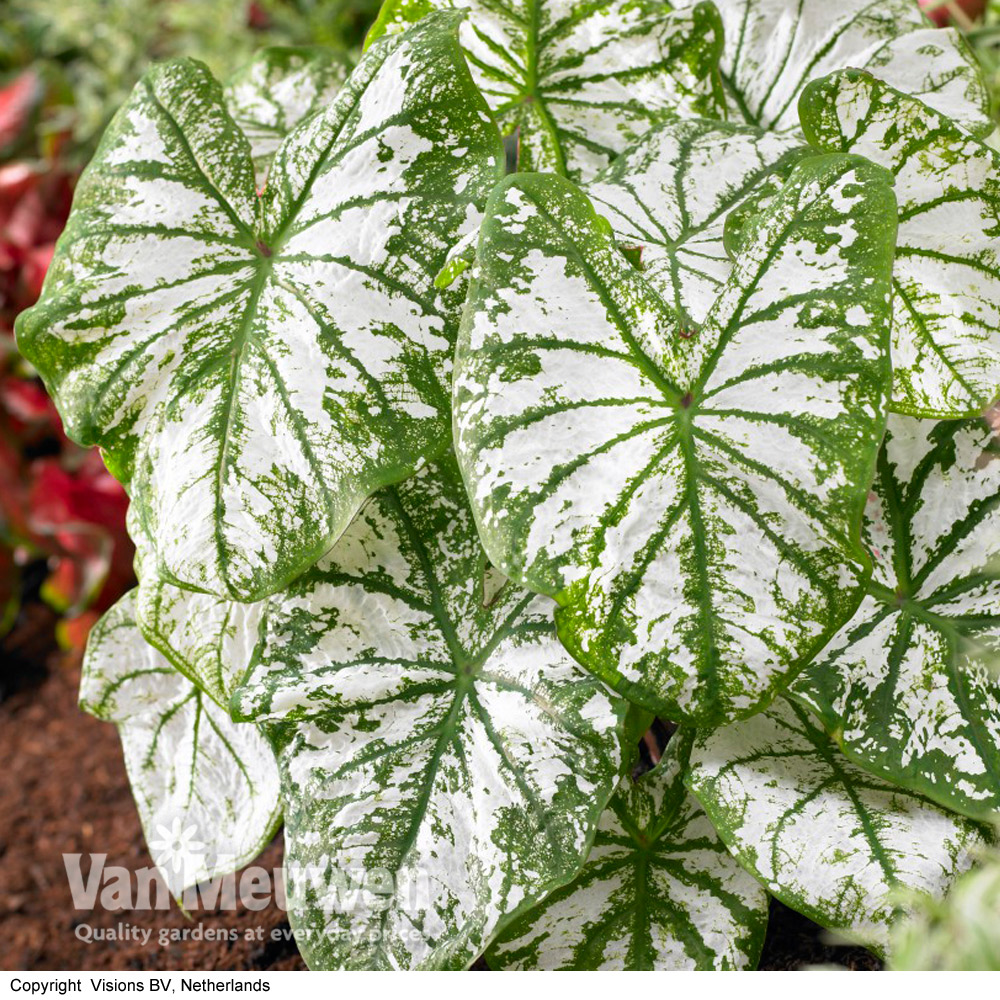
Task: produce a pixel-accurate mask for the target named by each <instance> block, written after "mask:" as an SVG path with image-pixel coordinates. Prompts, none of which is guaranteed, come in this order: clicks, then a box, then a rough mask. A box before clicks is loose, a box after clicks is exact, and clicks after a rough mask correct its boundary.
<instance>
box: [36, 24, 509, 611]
mask: <svg viewBox="0 0 1000 1000" xmlns="http://www.w3.org/2000/svg"><path fill="white" fill-rule="evenodd" d="M457 21H458V17H457V15H454V14H440V15H436V16H434V17H431V18H428V19H427V20H426V21H425V22H424V23H422V24H420V25H418V26H416V27H415V28H414V29H412V30H411V31H410V32H407V33H405V34H404V35H401V36H399V37H396V38H393V39H389V40H387V41H386V42H385V44H382V45H379V46H376V47H374V48H373V49H372V51H371V52H370V53H368V55H367V56H365V58H364V59H363V60H362V62H361V63H360V64H359V66H358V67H357V69H356V70H355V71H354V73H353V74H352V75H351V78H350V80H349V81H348V82H347V84H346V85H345V86H344V88H343V89H342V90H341V91H340V92H339V94H338V96H337V97H336V99H335V100H334V102H333V104H332V105H330V106H329V107H328V108H327V109H326V110H325V111H323V112H322V113H319V114H316V115H314V116H312V117H311V118H309V119H307V120H306V121H304V122H302V124H301V125H300V126H299V128H298V129H296V130H295V131H294V132H293V133H292V134H291V135H290V136H289V137H288V138H287V139H286V140H285V142H284V143H283V145H282V146H281V148H280V149H279V151H278V152H277V154H276V155H275V158H274V161H273V163H272V166H271V170H270V174H269V178H268V183H267V187H266V190H265V191H264V193H263V195H262V196H261V197H260V198H258V197H257V194H256V191H255V187H254V173H253V161H252V159H251V149H250V145H249V143H248V142H247V139H246V137H245V136H244V135H243V133H242V132H241V131H240V129H239V127H238V126H237V125H236V123H235V122H234V121H233V119H232V118H231V117H230V115H229V113H228V112H227V110H226V108H225V103H224V99H223V93H222V90H221V88H220V87H219V85H218V84H217V83H215V81H214V80H212V78H211V77H210V76H209V75H208V72H207V70H206V69H205V68H204V67H203V66H201V65H200V64H198V63H193V62H190V61H183V60H182V61H178V62H171V63H166V64H163V65H161V66H158V67H156V68H154V69H153V70H151V71H150V72H149V73H148V74H147V75H146V77H145V78H144V79H143V80H142V81H141V82H140V83H139V84H138V85H137V87H136V89H135V91H134V92H133V94H132V96H131V97H130V99H129V100H128V101H127V102H126V104H125V106H124V107H123V108H122V110H121V111H120V112H119V113H118V115H117V116H116V118H115V120H114V122H113V123H112V125H111V126H110V128H109V130H108V132H107V134H106V135H105V137H104V140H103V142H102V145H101V148H100V150H99V151H98V153H97V155H96V156H95V158H94V160H93V161H92V162H91V164H90V166H89V168H88V169H87V171H86V173H85V175H84V177H83V178H82V179H81V181H80V185H79V187H78V189H77V193H76V198H75V202H74V209H73V213H72V215H71V217H70V221H69V223H68V226H67V229H66V232H65V233H64V235H63V237H62V239H61V241H60V243H59V246H58V249H57V252H56V255H55V260H54V262H53V266H52V268H51V269H50V271H49V274H48V278H47V281H46V285H45V291H44V294H43V296H42V300H41V302H40V303H39V304H38V305H37V306H36V307H34V309H32V310H30V311H28V312H27V313H22V315H21V316H20V318H19V322H18V336H19V343H20V346H21V349H22V351H23V353H24V354H25V355H26V356H27V357H28V358H29V359H30V360H31V361H32V362H33V363H34V364H35V365H36V367H37V368H38V369H39V371H40V372H41V373H42V375H43V377H44V378H45V380H46V382H47V385H48V387H49V389H50V391H51V393H52V395H53V396H54V398H55V399H56V402H57V404H58V405H59V407H60V411H61V413H62V415H63V418H64V420H65V423H66V425H67V428H68V431H69V433H70V434H71V436H73V437H74V438H75V439H76V440H78V441H80V442H81V443H84V444H99V445H101V446H102V448H103V449H104V450H105V453H106V455H107V456H108V462H109V467H110V468H111V469H112V471H113V472H114V474H115V475H116V476H118V478H120V479H121V480H122V481H123V482H124V483H125V484H126V486H127V487H128V489H129V491H130V493H131V495H132V496H133V497H134V498H135V506H136V508H137V516H138V517H139V519H140V520H141V522H142V527H143V533H144V535H146V536H148V537H149V538H150V539H151V541H152V543H153V545H154V547H155V553H156V562H157V564H158V565H157V569H156V572H157V573H158V575H160V576H162V577H163V578H164V579H166V580H170V581H172V582H174V583H177V584H179V585H183V586H186V587H189V588H192V589H200V590H206V591H211V592H214V593H217V594H219V595H220V596H226V597H233V598H234V599H237V600H243V601H252V600H256V599H259V598H261V597H263V596H266V595H267V594H269V593H272V592H274V591H275V590H277V589H280V588H281V587H282V586H283V585H284V584H285V583H286V582H287V581H288V580H290V579H293V578H294V577H295V576H297V575H298V574H299V573H300V572H301V571H302V570H304V569H306V568H307V567H308V566H310V565H311V564H312V563H313V562H314V561H315V560H316V558H318V556H319V555H320V554H321V553H322V552H324V551H325V550H326V549H327V548H329V546H330V544H331V543H332V541H333V540H335V539H336V538H337V537H338V536H339V535H340V533H341V532H342V531H343V530H344V528H345V527H346V526H347V524H349V523H350V520H351V519H352V518H353V516H354V514H355V513H356V512H357V510H358V508H359V507H360V505H361V504H362V503H363V502H364V500H365V498H366V497H367V496H368V495H369V494H370V493H372V492H373V491H374V490H376V489H378V488H380V487H381V486H382V485H384V484H386V483H388V482H392V481H395V480H398V479H400V478H401V477H403V476H405V475H408V474H409V473H411V472H412V471H413V469H414V468H415V467H416V466H417V465H419V464H420V463H421V462H423V461H425V460H427V459H428V458H431V457H433V456H434V455H435V454H438V453H440V452H441V451H442V450H443V449H444V448H446V447H447V446H448V441H449V428H448V422H449V410H448V385H449V381H450V377H449V373H450V366H451V355H452V348H453V343H454V337H455V328H456V326H457V320H458V315H459V312H460V307H461V300H460V298H459V297H458V296H457V295H455V294H454V293H450V292H446V291H437V290H435V289H434V287H433V280H434V277H435V276H436V275H437V273H438V272H439V271H440V269H441V266H442V264H443V262H444V260H445V257H446V254H447V252H448V249H449V248H450V247H451V246H452V245H453V244H454V243H455V242H456V241H457V240H458V239H459V238H460V237H461V236H462V235H464V234H465V233H466V232H467V231H469V230H471V229H473V228H475V226H476V224H477V221H478V212H477V210H476V208H475V206H476V203H477V202H478V203H479V204H480V206H481V204H482V201H483V200H484V198H485V194H486V192H487V191H488V190H489V189H490V187H491V186H492V184H493V182H494V181H495V180H496V178H497V177H498V176H500V174H501V173H502V170H503V150H502V144H501V141H500V138H499V136H498V134H497V130H496V126H495V124H494V123H493V122H492V121H491V119H490V117H489V114H488V109H487V107H486V104H485V103H484V102H483V100H482V98H481V96H480V95H479V94H478V92H477V91H476V88H475V85H474V84H473V82H472V79H471V76H470V75H469V72H468V69H467V67H466V65H465V61H464V57H463V56H462V53H461V49H460V47H459V45H458V41H457Z"/></svg>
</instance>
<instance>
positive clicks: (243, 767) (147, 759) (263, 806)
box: [80, 593, 281, 896]
mask: <svg viewBox="0 0 1000 1000" xmlns="http://www.w3.org/2000/svg"><path fill="white" fill-rule="evenodd" d="M80 705H81V707H82V708H84V709H85V710H86V711H88V712H90V713H91V715H96V716H97V718H99V719H106V720H108V721H109V722H114V723H115V725H116V726H117V727H118V732H119V734H120V735H121V740H122V748H123V749H124V752H125V767H126V769H127V771H128V776H129V782H130V784H131V786H132V794H133V796H134V798H135V802H136V805H137V807H138V809H139V818H140V820H141V821H142V829H143V832H144V834H145V836H146V843H147V844H148V845H149V849H150V853H151V855H152V857H153V861H154V863H155V864H156V865H157V867H158V868H159V869H160V870H161V872H162V874H163V876H164V878H165V880H166V882H167V885H168V886H169V888H170V891H171V892H172V893H173V894H174V895H175V896H179V895H180V894H181V893H182V892H183V891H184V889H186V888H188V887H190V886H193V885H196V884H198V883H199V882H203V881H205V880H208V879H212V878H216V877H218V876H221V875H225V874H228V873H229V872H232V871H235V870H236V869H237V868H241V867H242V866H243V865H245V864H247V863H248V862H249V861H252V860H253V859H254V858H255V857H256V856H257V855H258V854H259V853H260V852H261V851H262V850H263V849H264V848H265V847H266V846H267V844H268V843H269V841H270V840H271V838H272V837H273V836H274V834H275V832H276V830H277V827H278V824H279V822H280V819H281V811H280V808H279V804H278V769H277V766H276V765H275V760H274V755H273V753H272V752H271V748H270V747H269V746H268V745H267V741H266V740H265V739H264V737H263V736H261V734H260V732H259V731H258V729H257V727H256V726H253V725H247V724H245V723H234V722H232V721H231V720H230V718H229V716H228V714H227V713H225V712H224V711H222V710H221V709H220V708H219V707H218V706H217V705H216V704H215V703H214V702H213V701H212V700H211V699H210V698H208V697H207V696H206V695H204V694H203V693H202V692H201V691H200V690H199V689H198V688H196V687H195V686H194V685H193V684H192V683H191V682H190V681H188V680H187V679H186V678H184V677H183V676H182V675H181V674H180V673H178V672H177V670H175V669H174V668H173V667H172V666H171V665H170V664H169V663H168V662H167V661H166V660H165V659H164V658H163V656H161V655H160V653H158V652H157V651H156V650H155V649H153V647H152V646H150V645H149V644H148V643H147V642H146V641H145V640H144V639H143V638H142V636H141V635H140V634H139V630H138V629H137V628H136V625H135V595H134V593H130V594H126V595H125V597H123V598H122V599H121V600H120V601H119V602H118V603H117V604H116V605H115V606H114V607H113V608H112V609H111V610H110V611H108V612H107V614H105V615H104V617H103V618H102V619H101V620H100V621H99V622H98V623H97V624H96V625H95V626H94V628H93V629H92V630H91V633H90V638H89V640H88V643H87V653H86V656H85V657H84V661H83V677H82V680H81V682H80Z"/></svg>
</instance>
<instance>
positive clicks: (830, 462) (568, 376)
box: [455, 156, 895, 724]
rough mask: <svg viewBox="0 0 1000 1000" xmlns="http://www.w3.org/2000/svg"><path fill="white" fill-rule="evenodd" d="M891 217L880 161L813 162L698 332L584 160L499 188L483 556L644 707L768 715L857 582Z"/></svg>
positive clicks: (479, 487) (677, 712) (483, 422)
mask: <svg viewBox="0 0 1000 1000" xmlns="http://www.w3.org/2000/svg"><path fill="white" fill-rule="evenodd" d="M894 213H895V203H894V201H893V198H892V193H891V190H890V188H889V187H888V183H887V175H886V174H885V172H884V171H882V170H880V169H879V168H877V167H874V166H873V165H872V164H870V163H867V162H866V161H864V160H862V159H860V158H851V157H841V156H833V157H816V158H810V159H808V160H806V161H805V162H804V163H802V164H800V165H799V166H798V167H796V168H795V170H794V171H793V172H792V174H791V175H790V178H789V180H788V182H787V184H786V185H785V186H784V188H783V190H782V193H781V194H780V196H779V197H778V198H777V199H775V200H774V202H773V203H772V204H771V206H770V209H769V211H768V213H767V214H766V215H765V216H764V217H762V219H761V222H760V225H759V227H758V229H757V235H756V236H755V237H754V239H752V240H751V241H750V242H749V243H748V244H747V246H746V247H745V248H744V252H743V253H742V255H741V256H740V258H739V259H738V260H737V261H736V265H735V268H734V270H733V273H732V274H731V275H730V277H729V279H728V280H727V282H726V284H725V285H724V287H723V289H722V291H721V293H720V295H719V296H718V299H717V301H716V302H715V304H714V306H713V307H712V309H711V311H710V313H709V315H708V318H707V319H706V321H705V324H704V325H703V327H702V328H701V330H700V331H698V333H697V334H696V335H695V336H693V337H690V338H689V339H685V335H686V334H689V332H690V331H685V330H683V329H682V328H678V325H677V322H676V320H675V318H674V316H673V314H672V312H671V311H670V310H669V309H668V308H667V306H666V305H665V304H664V302H663V299H662V297H661V295H660V294H659V292H658V290H657V289H656V288H655V287H654V286H653V285H652V284H651V283H650V282H648V281H646V280H645V278H644V275H643V274H641V273H640V272H638V271H636V270H635V269H634V268H633V267H632V266H631V265H630V264H629V262H628V260H627V259H626V258H625V256H623V254H622V253H621V252H620V251H619V249H618V247H617V245H616V244H615V242H614V241H613V239H612V238H611V237H610V236H609V235H608V234H607V232H606V228H607V226H606V223H603V222H602V220H600V219H599V218H598V216H597V215H596V214H595V212H594V209H593V207H592V206H591V205H590V203H589V202H588V201H587V199H586V198H585V197H584V196H583V195H581V194H580V193H579V192H578V191H577V190H576V189H575V188H573V186H572V185H571V184H569V182H567V181H564V180H562V179H561V178H555V177H543V176H533V177H514V178H509V179H508V181H507V182H506V183H505V184H504V185H501V186H499V187H498V188H497V190H496V192H495V193H494V195H493V196H492V197H491V200H490V206H489V208H488V211H487V219H486V222H485V224H484V228H483V231H482V235H481V237H480V244H479V249H478V255H477V265H476V267H477V272H476V274H475V275H474V278H473V281H472V284H471V286H470V290H469V298H468V301H467V305H466V313H465V316H464V319H463V325H462V331H461V333H460V337H459V348H458V354H457V359H456V380H455V426H456V433H457V450H458V454H459V458H460V461H461V463H462V467H463V474H464V476H465V479H466V483H467V485H468V487H469V494H470V496H471V498H472V501H473V507H474V509H475V511H476V517H477V522H478V524H479V527H480V533H481V535H482V538H483V541H484V544H485V547H486V550H487V552H488V553H489V555H490V558H491V560H492V561H493V562H494V563H495V564H496V565H497V566H499V567H500V569H501V570H503V572H505V573H506V574H507V575H508V576H511V577H512V578H514V579H517V580H520V581H521V582H523V583H524V584H525V585H526V586H528V587H530V588H531V589H533V590H536V591H539V592H541V593H545V594H549V595H551V596H553V597H555V598H556V600H558V601H559V603H560V605H561V608H560V610H559V612H558V613H557V616H556V620H557V624H558V628H559V635H560V638H561V639H562V641H563V643H564V644H565V645H566V646H567V647H568V648H569V649H570V651H571V652H572V653H573V655H574V656H575V657H577V658H578V659H579V660H580V662H582V663H584V664H585V665H586V666H587V667H589V668H590V669H591V670H593V671H595V672H596V673H597V674H598V675H599V676H600V677H602V678H603V679H605V680H606V681H607V682H608V683H609V684H611V685H613V686H614V687H615V688H616V689H618V690H620V691H621V692H623V693H624V694H626V695H627V696H628V698H630V699H631V700H634V701H635V702H636V703H638V704H640V705H644V706H645V707H648V708H650V709H652V710H654V711H659V712H661V713H662V714H664V715H665V716H666V717H668V718H674V719H676V718H678V717H685V718H689V719H692V720H697V722H698V723H699V724H707V723H710V722H713V721H716V720H719V719H723V718H729V717H734V716H739V715H745V714H750V713H752V712H754V711H757V710H758V709H759V708H760V707H762V706H763V705H764V704H766V703H767V701H768V700H770V698H771V697H773V695H774V692H775V691H776V690H778V689H779V688H780V687H781V686H783V685H784V684H785V683H787V680H788V678H789V674H790V672H792V671H794V670H795V669H797V667H798V665H799V663H800V661H801V660H802V659H803V658H808V657H810V656H811V655H813V654H814V653H815V652H816V651H817V650H818V649H820V648H821V647H822V645H823V644H824V643H825V642H826V641H827V639H829V638H830V637H831V636H832V635H833V634H834V632H835V631H836V630H837V628H839V627H840V625H842V624H843V623H844V622H845V621H846V620H847V619H848V618H849V617H850V615H851V614H852V613H853V611H854V610H855V609H856V607H857V605H858V603H859V602H860V600H861V597H862V586H863V583H864V580H865V578H866V574H867V572H868V570H867V557H866V555H865V554H864V552H863V550H862V549H861V547H860V545H859V544H858V541H857V537H858V535H859V533H860V522H861V516H862V511H863V508H864V500H865V496H866V494H867V490H868V484H869V482H870V480H871V472H872V468H873V466H874V462H875V455H876V451H877V444H876V442H877V441H878V439H879V437H880V435H881V433H882V428H883V422H884V413H885V406H886V402H887V399H886V397H887V394H888V388H889V383H890V380H891V375H890V371H889V364H888V325H889V323H888V321H889V279H890V274H891V266H892V241H893V235H894V228H895V219H894Z"/></svg>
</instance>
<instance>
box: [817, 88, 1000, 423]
mask: <svg viewBox="0 0 1000 1000" xmlns="http://www.w3.org/2000/svg"><path fill="white" fill-rule="evenodd" d="M800 109H801V115H802V127H803V128H804V129H805V132H806V136H807V137H808V138H809V140H810V142H812V143H814V144H815V145H817V146H819V147H820V148H822V149H824V150H838V151H839V150H843V151H844V152H851V153H858V154H860V155H862V156H865V157H867V158H868V159H870V160H872V161H874V162H875V163H878V164H880V165H881V166H883V167H886V168H887V169H889V170H891V171H892V172H893V174H894V175H895V178H896V183H895V192H896V199H897V201H898V203H899V235H898V238H897V241H896V263H895V266H894V269H893V287H894V292H895V305H894V310H893V319H892V367H893V371H894V372H895V381H894V385H893V409H896V410H900V411H901V412H903V413H910V414H914V415H917V416H941V417H949V416H951V417H961V416H974V415H978V414H979V413H980V412H981V411H982V409H983V407H985V406H986V405H988V404H989V403H990V402H991V401H992V400H993V398H994V397H995V396H996V394H997V391H998V389H1000V332H998V328H1000V306H998V303H1000V250H998V237H1000V214H998V213H1000V156H998V154H997V153H995V152H994V151H993V150H992V149H991V148H990V147H989V146H986V145H983V143H981V142H979V141H977V140H976V139H974V138H972V137H971V136H969V135H968V134H967V133H966V132H963V131H962V129H960V128H958V127H957V126H956V125H955V124H954V123H952V122H950V121H949V120H948V118H946V117H945V116H944V115H942V114H940V113H939V112H937V111H934V110H933V109H931V108H930V107H928V106H927V105H926V104H922V103H921V102H920V101H918V100H915V99H914V98H912V97H907V96H906V95H905V94H901V93H899V92H898V91H895V90H892V89H891V88H890V87H887V86H886V85H885V84H884V83H882V82H881V81H880V80H875V79H873V78H872V77H870V76H868V75H867V74H865V73H858V72H845V73H837V74H835V75H834V76H831V77H827V78H826V79H824V80H818V81H816V82H815V83H812V84H810V85H809V87H808V88H807V89H806V90H805V91H804V92H803V95H802V101H801V103H800Z"/></svg>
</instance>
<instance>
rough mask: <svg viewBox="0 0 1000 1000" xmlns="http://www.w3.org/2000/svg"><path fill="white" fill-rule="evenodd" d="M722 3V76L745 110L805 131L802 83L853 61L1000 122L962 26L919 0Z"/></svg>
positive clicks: (935, 103) (938, 102)
mask: <svg viewBox="0 0 1000 1000" xmlns="http://www.w3.org/2000/svg"><path fill="white" fill-rule="evenodd" d="M690 2H691V0H680V2H679V3H675V6H678V7H685V6H688V5H689V4H690ZM715 5H716V7H718V9H719V13H720V14H721V15H722V23H723V28H724V33H725V38H726V45H725V50H724V52H723V56H722V60H721V63H720V66H721V70H722V79H723V83H724V84H725V88H726V92H727V95H728V96H729V98H730V107H731V109H732V111H733V114H734V116H735V117H736V118H737V120H740V119H742V120H743V121H746V122H747V123H749V124H751V125H759V126H760V127H761V128H767V129H776V130H777V131H779V132H798V130H799V119H798V111H797V109H796V102H797V101H798V97H799V94H800V93H801V91H802V88H803V87H804V86H805V85H806V84H807V83H808V82H809V81H810V80H815V79H817V78H818V77H821V76H826V75H827V74H828V73H832V72H834V71H835V70H839V69H847V68H850V67H853V68H855V69H867V70H869V71H870V72H872V73H874V74H875V75H876V76H878V77H880V78H881V79H883V80H886V81H887V82H888V83H890V84H891V85H892V86H893V87H896V88H897V89H899V90H901V91H903V92H904V93H906V94H913V95H914V96H916V97H919V98H921V99H922V100H925V101H927V103H928V104H930V105H931V106H932V107H935V108H937V109H938V110H939V111H940V112H941V113H942V114H945V115H947V116H948V117H949V118H952V119H954V120H955V121H957V122H959V123H960V124H961V125H963V126H964V127H966V128H969V129H972V130H973V131H976V132H978V133H982V134H986V133H989V132H991V131H992V130H993V123H992V121H991V118H990V101H989V95H988V93H987V91H986V87H985V85H984V84H983V80H982V75H981V72H980V70H979V66H978V63H977V62H976V58H975V56H974V55H973V54H972V52H971V50H970V49H969V47H968V46H967V45H966V43H965V41H964V39H963V38H962V37H961V35H960V34H959V33H958V31H957V30H956V29H954V28H945V29H940V28H932V27H931V26H930V24H929V23H928V21H927V19H926V18H925V17H924V15H923V14H922V13H921V12H920V9H919V8H918V7H917V4H916V3H914V2H913V0H878V2H877V3H873V2H872V0H843V2H842V3H837V4H831V3H829V2H828V0H799V2H798V3H795V4H788V3H780V2H779V3H767V2H762V0H715Z"/></svg>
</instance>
